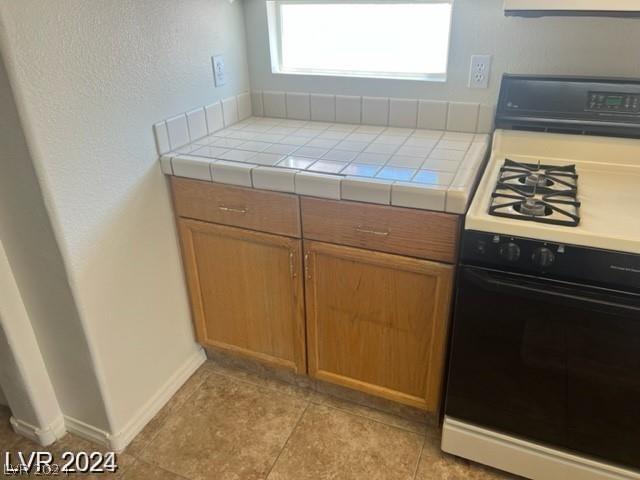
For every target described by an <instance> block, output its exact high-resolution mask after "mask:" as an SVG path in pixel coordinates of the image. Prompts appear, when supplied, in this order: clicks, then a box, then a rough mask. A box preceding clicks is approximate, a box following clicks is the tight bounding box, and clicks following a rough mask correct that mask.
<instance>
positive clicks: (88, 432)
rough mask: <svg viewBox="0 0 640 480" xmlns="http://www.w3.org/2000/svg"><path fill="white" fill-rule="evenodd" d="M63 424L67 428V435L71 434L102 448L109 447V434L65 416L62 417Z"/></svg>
mask: <svg viewBox="0 0 640 480" xmlns="http://www.w3.org/2000/svg"><path fill="white" fill-rule="evenodd" d="M64 423H65V425H66V426H67V432H68V433H72V434H74V435H76V436H78V437H81V438H84V439H85V440H89V441H90V442H93V443H97V444H98V445H102V446H103V447H107V448H110V447H111V445H110V443H109V438H110V435H109V432H107V431H105V430H101V429H99V428H96V427H94V426H93V425H89V424H87V423H84V422H82V421H80V420H77V419H75V418H73V417H67V416H66V415H65V417H64Z"/></svg>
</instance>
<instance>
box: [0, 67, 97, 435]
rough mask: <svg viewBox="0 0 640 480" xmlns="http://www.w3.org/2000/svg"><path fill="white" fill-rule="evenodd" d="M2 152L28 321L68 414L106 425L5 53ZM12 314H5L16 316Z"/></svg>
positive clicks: (10, 237) (2, 220)
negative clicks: (15, 96)
mask: <svg viewBox="0 0 640 480" xmlns="http://www.w3.org/2000/svg"><path fill="white" fill-rule="evenodd" d="M0 159H1V164H2V174H1V175H0V245H2V247H3V251H6V255H7V259H8V262H9V263H10V265H11V269H12V276H13V277H15V282H16V284H17V286H18V288H19V289H20V297H21V300H20V301H21V302H23V303H24V306H25V309H26V311H27V312H28V313H27V315H28V317H29V318H28V319H27V320H26V321H28V322H29V321H30V322H31V326H32V328H33V331H34V332H35V335H36V337H37V339H38V344H39V348H40V350H41V352H42V355H43V357H44V359H45V362H46V364H47V369H48V372H49V376H50V377H51V378H52V380H53V383H54V384H55V386H56V393H57V397H58V400H59V402H60V404H61V405H62V408H63V409H64V412H65V414H66V415H68V416H71V417H74V418H77V419H79V420H81V421H83V422H86V423H89V424H92V425H96V426H97V427H98V428H103V429H106V428H108V426H109V423H108V420H107V415H106V411H105V406H104V402H103V401H102V394H101V392H100V387H99V384H98V380H97V376H96V372H95V368H94V365H93V361H92V358H91V355H90V352H89V347H88V343H87V339H86V337H85V335H84V332H83V326H82V323H81V322H80V318H79V316H78V311H77V308H76V306H75V302H74V299H73V295H72V293H71V289H70V288H69V282H68V279H67V275H66V272H65V267H64V265H63V262H62V257H61V255H60V250H59V248H58V245H57V242H56V239H55V237H54V234H53V231H52V228H51V223H50V221H49V217H48V213H47V209H46V206H45V203H44V199H43V197H42V192H41V190H40V186H39V184H38V179H37V178H36V173H35V170H34V167H33V163H32V161H31V155H30V153H29V149H28V146H27V143H26V139H25V137H24V133H23V130H22V126H21V123H20V119H19V117H18V112H17V110H16V105H15V103H14V99H13V92H12V90H11V87H10V85H9V79H8V77H7V72H6V70H5V67H4V63H3V62H2V61H1V59H0ZM0 291H1V290H0ZM3 293H4V292H3ZM9 302H10V297H9V295H8V294H6V295H4V294H3V295H0V312H2V311H7V310H5V309H8V308H11V311H13V312H15V311H16V308H15V307H11V306H10V305H8V303H9ZM7 315H8V314H7ZM15 315H17V314H13V315H11V318H9V317H7V318H6V319H5V320H6V321H7V322H9V321H15V320H16V319H15V318H13V317H14V316H15ZM8 334H10V332H8ZM7 354H10V352H7ZM6 393H8V392H6Z"/></svg>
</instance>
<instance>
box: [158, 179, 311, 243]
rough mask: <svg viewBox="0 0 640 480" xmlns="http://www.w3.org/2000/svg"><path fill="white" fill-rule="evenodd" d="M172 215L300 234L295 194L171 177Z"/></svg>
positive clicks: (280, 232)
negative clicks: (173, 212)
mask: <svg viewBox="0 0 640 480" xmlns="http://www.w3.org/2000/svg"><path fill="white" fill-rule="evenodd" d="M171 188H172V190H173V203H174V208H175V211H176V215H178V216H180V217H184V218H192V219H196V220H203V221H205V222H212V223H219V224H222V225H230V226H233V227H240V228H247V229H249V230H257V231H260V232H267V233H274V234H276V235H285V236H288V237H295V238H300V237H301V230H300V201H299V198H298V197H297V196H296V195H290V194H286V193H276V192H265V191H261V190H254V189H251V188H242V187H233V186H229V185H222V184H216V183H210V182H202V181H199V180H189V179H184V178H178V177H171Z"/></svg>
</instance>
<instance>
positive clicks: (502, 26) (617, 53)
mask: <svg viewBox="0 0 640 480" xmlns="http://www.w3.org/2000/svg"><path fill="white" fill-rule="evenodd" d="M502 5H503V0H455V2H454V12H453V25H452V34H451V35H452V36H451V51H450V60H449V75H448V81H447V82H446V83H432V82H418V81H406V80H375V79H353V78H351V79H350V78H338V77H333V78H331V77H312V76H297V75H274V74H272V73H271V64H270V60H269V58H270V57H269V45H268V33H267V22H266V9H265V2H264V0H245V17H246V25H247V26H246V28H247V45H248V51H249V70H250V76H251V86H252V88H253V89H258V90H285V91H301V92H318V93H339V94H347V95H371V96H390V97H405V98H428V99H444V100H454V101H474V102H495V100H496V98H497V92H498V87H499V79H500V76H501V75H502V73H503V72H510V73H536V74H583V75H612V76H631V77H638V76H640V56H639V54H638V45H639V44H640V20H639V19H619V18H618V19H612V18H595V19H594V18H542V19H523V18H512V17H509V18H505V17H504V14H503V11H502ZM330 32H331V28H330V25H328V26H327V34H330ZM381 35H384V32H381ZM476 53H481V54H485V53H486V54H492V55H493V56H494V58H493V61H494V64H493V70H492V78H491V87H490V88H489V89H488V90H471V89H469V88H468V87H467V81H468V75H469V64H470V57H471V55H472V54H476Z"/></svg>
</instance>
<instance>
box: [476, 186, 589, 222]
mask: <svg viewBox="0 0 640 480" xmlns="http://www.w3.org/2000/svg"><path fill="white" fill-rule="evenodd" d="M543 178H546V177H543ZM539 180H540V177H538V178H537V179H536V185H533V186H531V185H521V184H510V183H505V182H500V181H499V182H498V183H497V185H496V188H495V190H494V192H493V194H492V196H491V197H492V201H491V206H490V207H489V214H490V215H494V216H497V217H506V218H514V219H516V220H528V221H533V222H539V223H549V224H553V225H563V226H568V227H577V226H578V225H579V224H580V216H579V210H580V202H579V201H578V200H577V198H576V189H566V188H565V189H563V190H557V191H551V192H550V191H549V190H548V188H547V187H545V186H543V187H538V186H537V184H538V183H540V182H539ZM525 181H526V178H525Z"/></svg>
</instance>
